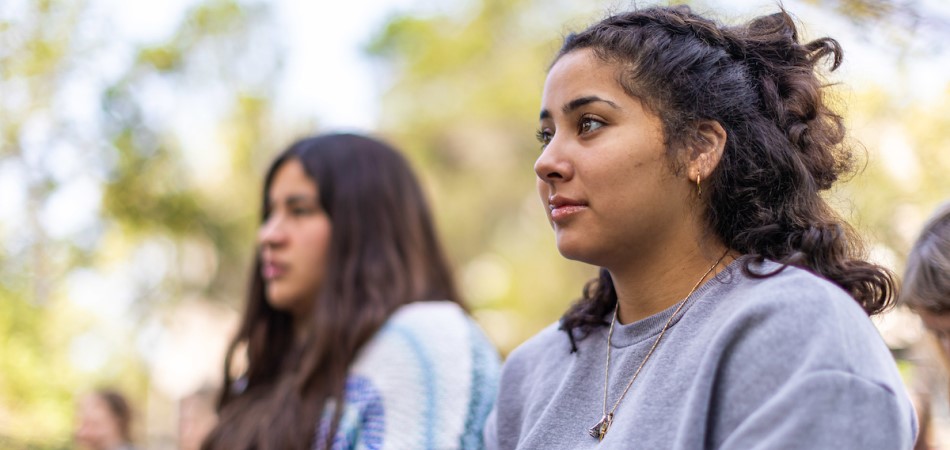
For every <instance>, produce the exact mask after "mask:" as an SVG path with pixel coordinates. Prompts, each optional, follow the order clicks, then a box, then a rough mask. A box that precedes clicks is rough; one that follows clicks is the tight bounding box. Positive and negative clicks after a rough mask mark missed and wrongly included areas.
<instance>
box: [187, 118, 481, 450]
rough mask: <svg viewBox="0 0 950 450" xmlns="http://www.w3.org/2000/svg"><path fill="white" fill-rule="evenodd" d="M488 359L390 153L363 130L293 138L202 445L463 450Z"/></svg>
mask: <svg viewBox="0 0 950 450" xmlns="http://www.w3.org/2000/svg"><path fill="white" fill-rule="evenodd" d="M497 358H498V357H497V355H496V353H495V351H494V349H493V348H492V347H491V345H490V344H489V343H488V341H487V340H486V338H485V336H484V335H483V333H482V332H481V330H480V329H479V328H478V327H477V326H476V324H475V323H474V321H473V320H472V319H471V318H470V317H469V316H468V314H467V312H466V310H465V308H464V307H463V305H462V303H461V300H460V299H459V295H458V292H457V291H456V287H455V283H454V281H453V277H452V272H451V270H450V267H449V264H448V262H447V260H446V257H445V255H444V254H443V251H442V248H441V246H440V245H439V241H438V239H437V236H436V230H435V227H434V224H433V221H432V218H431V214H430V212H429V207H428V205H427V203H426V201H425V198H424V196H423V193H422V190H421V189H420V186H419V183H418V182H417V181H416V178H415V176H414V175H413V173H412V171H411V169H410V167H409V165H408V164H407V162H406V161H405V159H404V158H403V157H402V156H401V155H400V154H399V153H398V152H397V151H395V150H394V149H392V148H391V147H389V146H388V145H386V144H384V143H382V142H380V141H377V140H375V139H370V138H368V137H363V136H357V135H349V134H333V135H323V136H317V137H313V138H309V139H304V140H301V141H299V142H297V143H295V144H293V145H292V146H290V147H289V148H288V149H287V150H286V151H284V152H283V153H282V154H281V155H280V156H278V157H277V159H276V160H275V161H274V162H273V164H272V165H271V167H270V170H269V171H268V173H267V177H266V180H265V184H264V199H263V214H262V223H261V227H260V231H259V235H258V252H257V253H256V257H255V261H254V269H253V272H252V275H251V280H250V287H249V289H248V300H247V306H246V309H245V311H244V318H243V320H242V322H241V325H240V330H239V332H238V335H237V337H236V338H235V339H234V342H233V344H232V345H231V347H230V351H229V352H228V355H227V360H226V363H225V373H224V386H225V389H224V391H223V393H222V395H221V398H220V404H219V423H218V425H217V427H216V428H215V429H214V430H213V431H212V433H211V435H210V436H209V437H208V439H207V440H206V441H205V444H204V448H206V449H228V450H234V449H258V450H266V449H274V450H289V449H308V448H333V449H350V448H361V449H363V448H368V449H374V448H420V449H421V448H478V447H480V446H481V429H482V424H483V422H484V419H485V417H486V416H487V414H488V412H489V410H490V409H491V402H492V399H493V395H494V387H495V383H496V373H497V367H498V359H497ZM239 359H245V360H246V369H245V370H244V371H243V373H241V374H234V373H232V368H233V367H234V366H235V365H237V364H236V363H237V362H238V360H239Z"/></svg>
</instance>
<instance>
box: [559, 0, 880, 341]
mask: <svg viewBox="0 0 950 450" xmlns="http://www.w3.org/2000/svg"><path fill="white" fill-rule="evenodd" d="M580 49H589V50H591V51H592V52H593V54H594V55H596V56H597V57H598V58H600V59H601V60H603V61H604V62H607V63H610V64H614V65H616V66H617V67H618V71H619V77H618V80H619V82H620V84H621V86H622V87H623V89H624V90H625V91H626V92H627V93H628V94H629V95H631V96H633V97H636V98H638V99H640V100H641V101H642V102H643V104H644V105H645V106H646V107H647V108H648V109H649V110H651V111H652V112H654V113H655V114H657V115H658V116H659V118H660V120H661V121H662V123H663V132H664V136H665V139H666V142H665V144H666V147H667V152H668V156H669V160H670V161H671V164H673V165H674V170H677V171H679V170H682V167H676V165H677V163H676V161H680V160H681V158H676V155H677V153H678V152H680V151H682V149H684V148H687V147H688V146H689V145H690V144H691V143H695V142H697V141H698V140H701V139H702V136H700V135H698V134H697V132H696V131H695V130H696V129H697V127H696V126H695V125H696V124H697V123H699V122H701V121H708V120H714V121H716V122H718V123H719V124H720V125H721V126H722V127H723V129H724V130H725V131H726V133H727V136H728V137H727V140H726V144H725V148H724V150H723V154H722V158H721V160H720V162H719V164H718V166H717V167H716V168H715V170H714V171H713V173H712V174H711V176H710V177H709V179H708V180H704V182H705V185H704V187H703V190H702V194H701V200H702V201H703V203H704V204H705V211H704V213H703V214H704V218H705V221H706V224H707V226H708V228H709V229H710V230H711V231H712V232H713V233H715V234H716V235H717V236H718V237H719V238H720V239H721V240H722V241H723V243H725V245H726V246H727V247H729V248H731V249H733V250H735V251H737V252H739V253H741V254H744V255H747V257H746V258H744V265H743V270H744V272H745V273H746V274H747V275H749V276H753V277H768V276H771V275H773V274H774V272H773V273H765V274H762V273H753V271H752V270H751V269H750V264H752V263H753V262H755V261H762V260H765V259H769V260H773V261H776V262H779V263H781V264H782V265H783V266H782V268H784V267H786V266H789V265H791V266H796V267H801V268H803V269H806V270H808V271H810V272H812V273H814V274H816V275H818V276H821V277H823V278H825V279H828V280H830V281H832V282H833V283H835V284H836V285H838V286H840V287H841V288H842V289H844V290H845V291H847V292H848V293H849V294H850V295H851V296H852V297H853V298H854V299H855V300H856V301H857V302H858V303H859V304H860V305H861V306H862V307H863V308H864V310H865V311H866V312H867V313H868V314H876V313H879V312H882V311H884V310H885V309H887V308H888V307H889V306H890V305H891V304H892V303H893V301H894V300H893V297H894V291H895V283H894V279H893V275H892V274H891V273H890V272H889V271H888V270H887V269H885V268H883V267H881V266H878V265H875V264H872V263H870V262H868V261H867V260H866V259H865V258H866V255H865V251H864V247H863V245H862V242H861V240H860V239H859V238H858V236H857V235H856V233H855V232H854V230H853V229H852V228H851V227H850V226H849V225H848V224H847V223H846V222H845V221H844V220H842V219H841V218H840V217H839V216H838V215H837V214H836V213H835V211H834V210H833V209H832V208H831V207H830V206H829V205H828V203H827V202H826V201H825V199H824V198H822V191H827V190H828V189H829V188H831V186H832V185H833V184H834V183H835V182H836V181H837V180H838V179H839V178H840V177H842V176H843V175H845V174H848V173H849V172H850V171H851V170H852V167H853V164H852V160H853V158H852V149H851V148H850V147H849V146H848V145H846V143H845V127H844V124H843V120H842V118H841V116H840V115H838V114H837V113H835V112H834V111H832V110H831V109H830V108H829V106H828V104H827V100H826V98H825V95H824V90H825V87H826V83H825V82H824V81H823V79H822V78H821V77H820V76H819V74H818V73H817V66H818V65H819V63H820V62H821V61H822V60H824V59H825V58H826V57H827V58H830V59H831V70H835V69H837V68H838V66H839V65H840V64H841V58H842V50H841V46H840V45H839V44H838V42H837V41H835V40H834V39H831V38H821V39H816V40H814V41H811V42H808V43H804V44H802V43H800V42H799V38H798V32H797V30H796V27H795V22H794V21H793V20H792V18H791V17H790V16H789V14H788V13H786V12H785V11H784V10H781V11H780V12H778V13H775V14H772V15H767V16H762V17H758V18H755V19H753V20H751V21H750V22H748V23H746V24H743V25H739V26H734V27H732V26H724V25H721V24H719V23H716V22H714V21H712V20H709V19H706V18H703V17H701V16H699V15H697V14H695V13H693V12H692V11H691V10H690V8H689V7H687V6H672V7H652V8H647V9H642V10H637V11H632V12H626V13H622V14H617V15H614V16H611V17H608V18H606V19H604V20H602V21H600V22H598V23H596V24H594V25H592V26H590V27H589V28H588V29H586V30H584V31H582V32H580V33H574V34H570V35H568V36H567V37H566V38H565V40H564V44H563V46H562V47H561V50H560V51H559V53H558V55H557V58H555V63H556V62H557V60H558V59H560V58H561V57H562V56H564V55H566V54H568V53H570V52H573V51H575V50H580ZM616 303H617V295H616V292H615V291H614V286H613V282H612V280H611V278H610V274H609V273H608V272H607V270H606V269H603V268H602V269H601V270H600V274H599V277H598V278H596V279H594V280H591V281H590V282H588V283H587V285H586V286H585V287H584V291H583V296H582V298H581V299H579V300H578V301H577V302H576V303H575V304H574V305H573V306H572V307H571V308H570V309H569V310H568V311H567V313H566V314H565V315H564V316H563V317H562V319H561V329H562V330H564V331H566V332H567V334H568V336H569V337H570V339H571V343H572V346H573V344H574V341H575V339H583V338H584V337H585V336H587V334H588V333H589V332H590V331H591V330H592V329H594V328H596V327H600V326H604V325H606V322H605V320H604V317H605V316H607V314H608V313H609V312H610V311H612V310H613V308H614V306H615V305H616ZM575 334H576V336H575ZM574 348H575V350H576V346H574Z"/></svg>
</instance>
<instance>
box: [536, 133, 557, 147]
mask: <svg viewBox="0 0 950 450" xmlns="http://www.w3.org/2000/svg"><path fill="white" fill-rule="evenodd" d="M552 137H554V133H551V132H550V131H548V130H546V129H545V130H538V134H537V138H538V142H540V143H541V148H544V147H547V145H548V144H550V143H551V138H552Z"/></svg>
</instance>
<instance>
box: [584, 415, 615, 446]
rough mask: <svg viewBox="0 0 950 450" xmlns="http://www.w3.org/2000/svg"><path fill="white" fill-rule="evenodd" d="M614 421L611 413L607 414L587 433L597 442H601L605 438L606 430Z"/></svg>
mask: <svg viewBox="0 0 950 450" xmlns="http://www.w3.org/2000/svg"><path fill="white" fill-rule="evenodd" d="M613 421H614V415H613V413H610V414H607V415H606V416H603V417H601V418H600V422H597V425H594V426H592V427H591V428H590V430H588V431H587V432H588V433H589V434H590V436H591V437H592V438H595V439H597V440H598V441H603V440H604V436H607V429H608V428H610V424H611V423H612V422H613Z"/></svg>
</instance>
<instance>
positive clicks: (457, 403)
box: [316, 301, 499, 450]
mask: <svg viewBox="0 0 950 450" xmlns="http://www.w3.org/2000/svg"><path fill="white" fill-rule="evenodd" d="M498 372H499V359H498V354H497V353H496V352H495V349H494V347H493V346H492V345H491V344H490V343H489V342H488V340H487V339H486V338H485V335H484V334H483V333H482V331H481V329H480V328H479V327H478V325H476V324H475V322H474V321H473V320H472V319H471V318H470V317H469V316H468V315H467V314H466V313H465V312H464V311H463V310H462V309H461V308H460V307H459V306H458V305H457V304H455V303H452V302H445V301H438V302H416V303H411V304H409V305H406V306H403V307H402V308H400V309H399V310H397V311H396V313H395V314H393V316H392V317H390V319H389V320H388V321H387V322H386V324H385V325H384V326H383V328H382V329H381V330H380V331H379V332H378V333H377V334H376V336H375V337H373V339H372V340H371V341H370V342H369V343H367V345H366V346H365V347H364V348H363V349H362V350H361V352H360V355H359V356H358V357H357V360H356V362H355V363H354V364H353V367H352V368H351V370H350V375H349V377H348V379H347V383H346V392H345V395H344V400H345V402H344V407H343V417H342V418H341V420H340V425H339V427H338V430H337V432H336V434H335V436H334V439H333V447H332V448H333V449H334V450H344V449H346V450H349V449H354V450H356V449H359V450H375V449H394V450H395V449H413V450H415V449H480V448H482V447H483V444H482V427H483V426H484V423H485V419H486V418H487V417H488V413H489V412H490V411H491V408H492V403H493V401H494V397H495V391H496V388H497V383H498ZM328 425H329V417H325V418H324V420H323V421H322V423H321V424H320V427H319V429H320V431H321V432H319V433H318V439H317V441H316V442H317V443H318V446H319V445H320V443H322V440H321V439H320V436H319V435H323V436H326V434H325V433H326V430H327V429H328Z"/></svg>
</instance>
